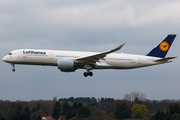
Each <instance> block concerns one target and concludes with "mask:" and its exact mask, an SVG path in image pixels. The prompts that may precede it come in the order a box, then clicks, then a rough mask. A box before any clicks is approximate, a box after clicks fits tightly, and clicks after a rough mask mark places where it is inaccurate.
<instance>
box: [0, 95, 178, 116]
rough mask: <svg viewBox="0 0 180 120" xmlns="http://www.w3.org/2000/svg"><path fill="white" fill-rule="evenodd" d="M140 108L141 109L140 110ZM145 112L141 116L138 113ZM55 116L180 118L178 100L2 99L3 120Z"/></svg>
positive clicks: (0, 101) (1, 114) (0, 111)
mask: <svg viewBox="0 0 180 120" xmlns="http://www.w3.org/2000/svg"><path fill="white" fill-rule="evenodd" d="M137 109H138V110H139V111H137ZM139 112H142V114H141V116H138V114H139ZM43 116H53V117H54V118H56V119H58V118H59V117H60V116H61V120H77V119H83V120H103V119H106V120H114V119H124V118H145V119H152V120H173V119H180V101H179V100H161V101H158V100H147V99H142V98H140V97H138V96H136V97H134V100H133V99H123V100H115V99H113V98H95V97H91V98H90V97H78V98H73V97H70V98H60V99H59V100H57V98H56V97H55V98H54V99H53V100H37V101H28V102H27V101H15V102H14V101H8V100H5V101H4V100H0V120H40V119H41V118H42V117H43Z"/></svg>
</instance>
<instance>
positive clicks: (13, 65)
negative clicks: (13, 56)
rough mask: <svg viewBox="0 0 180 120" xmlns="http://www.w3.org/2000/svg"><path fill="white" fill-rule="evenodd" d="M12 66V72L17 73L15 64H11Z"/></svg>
mask: <svg viewBox="0 0 180 120" xmlns="http://www.w3.org/2000/svg"><path fill="white" fill-rule="evenodd" d="M11 65H12V67H13V69H12V71H13V72H15V71H16V70H15V64H11Z"/></svg>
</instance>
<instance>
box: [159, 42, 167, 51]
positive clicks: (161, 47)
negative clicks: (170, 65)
mask: <svg viewBox="0 0 180 120" xmlns="http://www.w3.org/2000/svg"><path fill="white" fill-rule="evenodd" d="M159 47H160V49H161V50H162V51H167V50H168V49H169V44H168V43H167V42H165V41H164V42H162V43H161V44H160V45H159Z"/></svg>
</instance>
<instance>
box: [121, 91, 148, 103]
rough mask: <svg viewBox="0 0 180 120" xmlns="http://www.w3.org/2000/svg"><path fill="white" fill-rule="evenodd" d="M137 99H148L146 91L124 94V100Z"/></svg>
mask: <svg viewBox="0 0 180 120" xmlns="http://www.w3.org/2000/svg"><path fill="white" fill-rule="evenodd" d="M135 99H138V100H140V101H144V100H145V99H146V95H145V93H142V92H141V93H140V92H135V91H134V92H131V93H129V94H127V93H126V94H125V95H124V100H128V101H135Z"/></svg>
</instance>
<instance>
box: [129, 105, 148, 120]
mask: <svg viewBox="0 0 180 120" xmlns="http://www.w3.org/2000/svg"><path fill="white" fill-rule="evenodd" d="M131 111H132V117H133V118H145V119H146V118H147V115H148V113H149V110H148V109H147V106H145V105H143V104H141V105H140V104H138V103H135V104H134V106H133V108H132V109H131Z"/></svg>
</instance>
